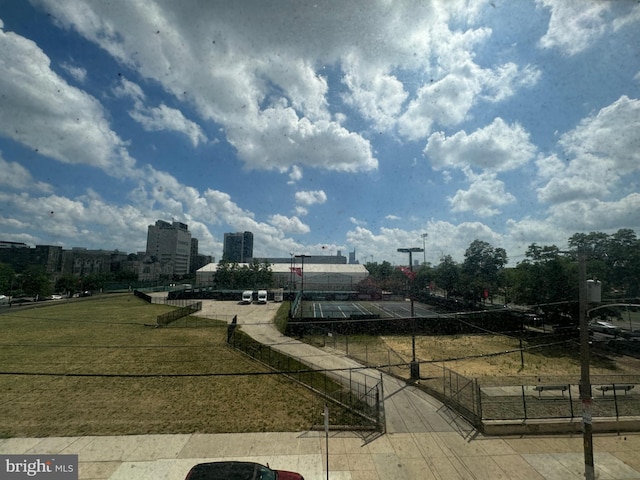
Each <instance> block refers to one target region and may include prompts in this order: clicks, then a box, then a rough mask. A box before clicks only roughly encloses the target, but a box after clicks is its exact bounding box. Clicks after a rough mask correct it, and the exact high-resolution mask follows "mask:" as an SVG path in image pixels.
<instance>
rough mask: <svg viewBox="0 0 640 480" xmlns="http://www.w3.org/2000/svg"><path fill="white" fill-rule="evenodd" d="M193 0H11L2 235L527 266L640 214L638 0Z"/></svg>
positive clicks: (636, 222) (3, 56)
mask: <svg viewBox="0 0 640 480" xmlns="http://www.w3.org/2000/svg"><path fill="white" fill-rule="evenodd" d="M195 5H196V4H186V5H182V4H176V3H175V2H166V1H162V0H158V1H152V0H144V1H142V0H141V1H136V2H122V3H115V4H113V3H110V2H89V3H87V2H79V1H68V2H59V1H55V0H33V1H30V2H18V1H7V2H4V3H3V7H2V10H1V11H0V65H2V67H3V68H2V70H1V73H0V171H2V173H3V175H0V199H1V201H0V237H1V238H2V240H6V241H13V242H22V243H26V244H28V245H36V244H40V245H60V246H62V247H64V248H67V249H71V248H73V247H75V246H81V247H85V248H89V249H97V248H99V249H105V250H115V249H118V250H120V251H128V252H139V251H144V250H145V240H146V234H147V226H148V225H149V224H151V223H153V222H154V221H155V220H156V219H160V218H166V219H168V220H171V221H177V222H181V223H185V224H188V225H189V229H190V231H191V233H192V235H193V237H195V238H197V239H198V240H199V251H200V253H202V254H205V255H211V256H213V257H215V258H216V259H220V258H222V252H223V243H224V234H225V233H226V232H243V231H250V232H253V235H254V256H255V257H287V256H289V255H290V254H291V253H295V254H310V255H323V254H326V255H335V254H336V252H337V251H343V252H351V251H354V250H355V251H357V255H358V258H357V260H358V261H359V262H361V263H366V261H367V260H369V259H370V261H374V262H376V261H377V262H381V261H383V260H387V261H389V262H391V263H392V264H397V265H401V264H406V262H407V259H406V258H405V257H406V255H403V254H401V253H398V252H397V249H398V248H408V247H420V248H422V247H423V246H424V247H425V250H426V251H425V252H424V259H425V260H426V261H427V262H430V263H433V264H437V263H439V261H440V258H441V257H442V256H443V255H451V256H452V257H453V258H454V260H456V261H462V259H463V255H464V252H465V250H466V248H467V247H468V246H469V245H470V244H471V242H473V241H474V240H475V239H479V240H482V241H486V242H489V243H490V244H491V245H493V246H495V247H500V248H504V249H505V250H506V252H507V254H508V256H509V258H510V259H511V260H510V262H509V266H513V265H515V264H516V263H517V261H519V260H522V259H523V256H522V255H523V254H524V252H525V251H526V249H527V247H528V246H529V245H531V244H532V243H537V244H539V245H551V244H554V245H557V246H559V247H560V248H565V247H566V244H567V239H568V238H569V237H570V236H571V235H573V234H574V233H580V232H581V233H588V232H592V231H601V232H605V233H612V232H615V231H617V230H619V229H622V228H629V229H632V230H634V231H640V217H639V216H638V214H637V212H638V211H639V210H640V137H639V136H638V134H637V132H638V131H639V130H640V58H639V57H638V55H637V47H636V46H637V45H638V44H640V4H638V3H637V2H598V1H590V0H587V1H585V2H567V1H565V0H531V1H525V2H509V1H505V0H502V1H501V0H498V1H489V0H487V1H480V0H479V1H477V2H472V3H469V2H466V1H462V0H460V1H457V0H451V1H434V2H415V3H414V2H406V3H405V2H398V3H393V4H388V3H387V2H384V1H371V2H369V1H367V2H366V3H364V2H360V1H354V2H341V3H339V4H334V3H331V4H329V3H327V2H323V1H319V2H317V1H314V2H306V1H302V2H291V1H287V0H282V1H274V2H270V3H269V4H268V7H267V6H266V4H265V3H264V2H252V1H247V2H241V3H238V4H234V3H229V2H217V1H212V2H207V3H205V4H202V5H204V6H202V5H200V6H199V8H198V9H196V8H195ZM365 5H366V8H365ZM425 235H426V236H425ZM419 260H420V261H422V260H423V257H422V255H420V258H419Z"/></svg>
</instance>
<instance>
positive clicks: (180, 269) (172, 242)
mask: <svg viewBox="0 0 640 480" xmlns="http://www.w3.org/2000/svg"><path fill="white" fill-rule="evenodd" d="M191 249H192V242H191V232H189V227H188V225H187V224H185V223H181V222H175V221H174V222H172V223H169V222H165V221H164V220H158V221H157V222H156V223H155V225H149V229H148V231H147V251H146V255H147V256H149V257H152V258H155V260H156V261H158V262H159V263H160V264H161V265H162V267H161V268H160V271H163V272H166V271H167V270H166V268H165V266H166V265H169V264H171V265H172V267H171V268H170V271H171V275H187V274H188V273H189V271H190V267H191ZM154 271H158V269H154Z"/></svg>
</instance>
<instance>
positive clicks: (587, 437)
mask: <svg viewBox="0 0 640 480" xmlns="http://www.w3.org/2000/svg"><path fill="white" fill-rule="evenodd" d="M578 282H579V283H580V285H579V290H578V292H579V293H578V294H579V310H580V311H579V320H580V400H582V433H583V443H584V477H585V478H586V479H587V480H594V479H595V478H596V477H595V469H594V466H593V424H592V415H591V379H590V378H589V363H590V350H589V348H590V347H589V325H588V323H587V322H588V319H587V308H588V306H589V304H588V298H587V259H586V255H585V253H584V251H578Z"/></svg>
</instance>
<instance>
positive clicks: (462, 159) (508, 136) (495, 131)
mask: <svg viewBox="0 0 640 480" xmlns="http://www.w3.org/2000/svg"><path fill="white" fill-rule="evenodd" d="M423 153H424V154H425V155H426V156H427V157H428V158H429V159H430V160H431V164H432V165H433V167H434V168H437V169H443V168H448V167H458V168H464V167H466V166H472V167H477V168H482V169H485V170H488V171H493V172H501V171H506V170H512V169H514V168H517V167H520V166H522V165H524V164H525V163H527V162H528V161H530V160H532V159H533V157H534V155H535V153H536V147H535V145H533V144H532V143H531V141H530V139H529V134H528V133H527V132H526V131H525V129H524V128H523V127H522V126H520V125H519V124H517V123H515V124H513V125H508V124H507V123H506V122H505V121H504V120H502V119H501V118H496V119H495V120H494V121H493V122H492V123H491V124H490V125H487V126H486V127H484V128H481V129H479V130H476V131H475V132H473V133H471V134H467V133H466V132H465V131H459V132H457V133H456V134H454V135H452V136H450V137H447V136H446V135H445V134H444V133H443V132H436V133H434V134H432V135H431V136H430V137H429V141H428V142H427V146H426V147H425V149H424V152H423Z"/></svg>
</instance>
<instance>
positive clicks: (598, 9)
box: [536, 0, 640, 55]
mask: <svg viewBox="0 0 640 480" xmlns="http://www.w3.org/2000/svg"><path fill="white" fill-rule="evenodd" d="M536 1H537V3H538V5H539V6H540V7H542V8H546V9H548V10H549V11H550V12H551V18H550V20H549V27H548V29H547V32H546V33H545V35H544V36H543V37H542V38H541V39H540V42H539V43H540V46H541V47H542V48H557V49H560V50H561V51H562V52H564V53H565V54H567V55H576V54H578V53H581V52H583V51H584V50H586V49H588V48H589V47H591V46H592V45H594V44H595V43H597V42H598V41H600V39H601V38H602V37H603V36H604V35H606V34H607V33H611V32H612V31H613V30H615V29H617V28H620V27H621V26H624V25H626V24H628V23H630V22H632V21H637V20H638V19H640V6H638V5H637V4H634V3H633V2H583V1H581V0H536Z"/></svg>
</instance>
